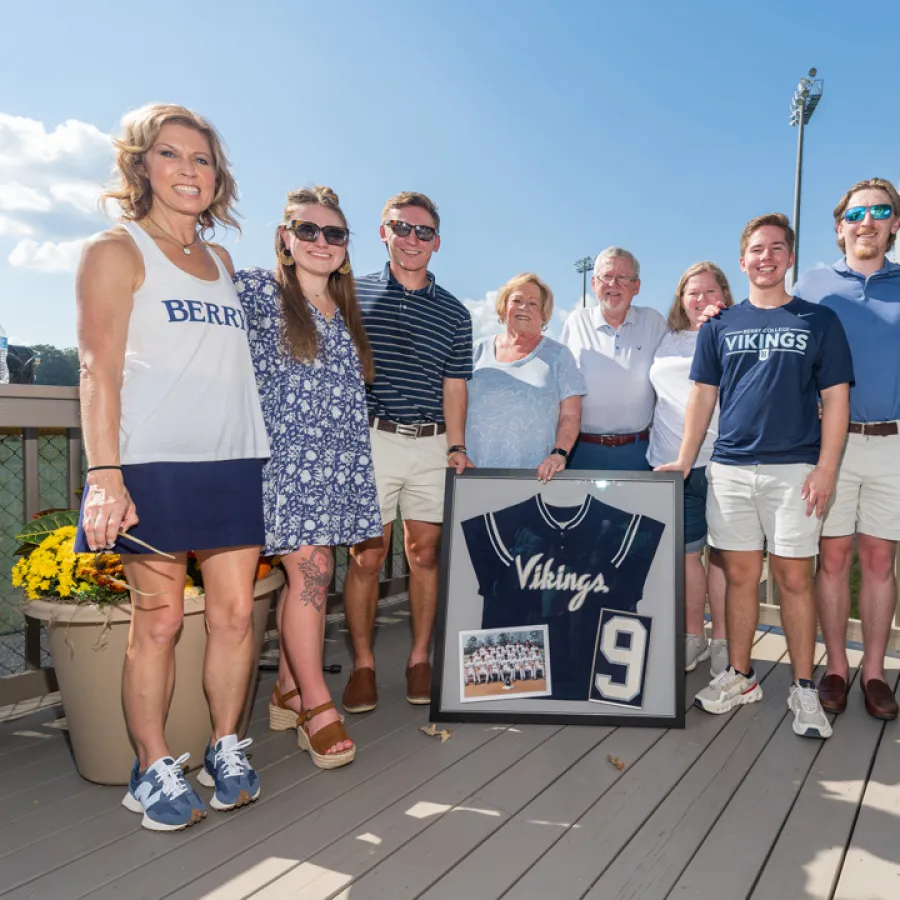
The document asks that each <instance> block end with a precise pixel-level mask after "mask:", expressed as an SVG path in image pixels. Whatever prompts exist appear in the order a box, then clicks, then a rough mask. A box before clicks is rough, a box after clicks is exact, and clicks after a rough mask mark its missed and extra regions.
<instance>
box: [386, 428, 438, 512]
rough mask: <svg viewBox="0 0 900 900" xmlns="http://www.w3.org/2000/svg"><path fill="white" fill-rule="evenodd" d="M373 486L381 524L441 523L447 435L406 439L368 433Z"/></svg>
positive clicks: (388, 434) (400, 435) (400, 436)
mask: <svg viewBox="0 0 900 900" xmlns="http://www.w3.org/2000/svg"><path fill="white" fill-rule="evenodd" d="M369 434H370V436H371V438H372V460H373V462H374V464H375V486H376V487H377V488H378V502H379V503H380V504H381V522H382V524H383V525H387V524H388V523H390V522H393V521H394V519H396V517H397V506H398V504H399V506H400V514H401V515H402V516H403V518H404V519H413V520H414V521H417V522H434V523H438V524H439V523H441V522H442V521H443V520H444V480H445V479H446V477H447V435H445V434H435V435H432V436H431V437H420V438H415V437H407V436H405V435H402V434H391V433H390V432H387V431H378V430H376V429H375V428H370V429H369Z"/></svg>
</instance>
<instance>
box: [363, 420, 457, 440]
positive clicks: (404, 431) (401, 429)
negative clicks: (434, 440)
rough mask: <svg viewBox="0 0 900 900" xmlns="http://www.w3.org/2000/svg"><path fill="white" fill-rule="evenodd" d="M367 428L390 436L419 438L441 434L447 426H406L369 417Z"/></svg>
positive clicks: (424, 424)
mask: <svg viewBox="0 0 900 900" xmlns="http://www.w3.org/2000/svg"><path fill="white" fill-rule="evenodd" d="M369 427H370V428H374V429H376V431H387V432H389V433H390V434H401V435H403V436H404V437H411V438H420V437H434V435H436V434H443V433H444V432H445V431H446V430H447V426H446V425H444V424H443V423H438V422H419V423H417V424H409V425H407V424H406V423H404V422H390V421H388V420H387V419H379V418H378V417H377V416H369Z"/></svg>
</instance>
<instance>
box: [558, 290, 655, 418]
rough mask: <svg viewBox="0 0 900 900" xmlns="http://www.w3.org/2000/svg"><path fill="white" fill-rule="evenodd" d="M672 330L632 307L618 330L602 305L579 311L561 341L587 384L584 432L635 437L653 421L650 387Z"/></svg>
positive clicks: (583, 405) (652, 313)
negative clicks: (652, 372) (656, 356)
mask: <svg viewBox="0 0 900 900" xmlns="http://www.w3.org/2000/svg"><path fill="white" fill-rule="evenodd" d="M667 331H668V327H667V326H666V322H665V319H663V317H662V316H661V315H660V314H659V313H658V312H656V310H654V309H649V308H648V307H646V306H632V307H630V308H629V310H628V313H627V314H626V316H625V321H624V322H623V323H622V325H621V326H620V327H619V328H613V327H612V326H611V325H609V324H608V323H607V321H606V319H605V318H604V316H603V312H602V310H601V309H600V307H599V306H592V307H590V308H589V309H576V310H575V312H573V313H572V315H571V316H569V318H568V319H567V320H566V324H565V325H564V326H563V331H562V337H561V338H560V340H561V341H562V343H563V344H565V345H566V346H567V347H568V348H569V349H570V350H571V351H572V353H573V354H574V355H575V361H576V362H577V363H578V368H579V369H580V370H581V374H582V375H583V376H584V380H585V384H586V385H587V395H586V396H584V397H582V401H581V430H582V431H584V432H587V433H588V434H632V433H636V432H639V431H643V430H644V429H645V428H647V427H648V426H649V425H650V420H651V419H652V418H653V407H654V404H655V399H656V398H655V394H654V392H653V386H652V385H651V384H650V366H651V364H652V363H653V354H654V353H655V352H656V348H657V346H658V345H659V342H660V341H661V340H662V337H663V335H664V334H665V333H666V332H667Z"/></svg>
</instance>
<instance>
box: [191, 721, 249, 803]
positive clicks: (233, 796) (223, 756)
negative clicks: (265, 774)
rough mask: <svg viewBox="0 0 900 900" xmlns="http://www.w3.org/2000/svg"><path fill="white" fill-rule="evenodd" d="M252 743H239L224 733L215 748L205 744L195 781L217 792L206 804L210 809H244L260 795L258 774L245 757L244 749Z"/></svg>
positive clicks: (245, 740) (246, 740)
mask: <svg viewBox="0 0 900 900" xmlns="http://www.w3.org/2000/svg"><path fill="white" fill-rule="evenodd" d="M252 743H253V738H244V740H242V741H239V740H238V739H237V735H236V734H226V735H225V737H223V738H220V739H219V740H218V741H216V745H215V746H214V747H213V746H211V745H210V744H207V746H206V754H205V756H204V757H203V768H202V769H201V770H200V774H199V775H198V776H197V781H199V782H200V784H202V785H203V786H204V787H214V788H215V789H216V791H215V793H214V794H213V797H212V800H210V801H209V805H210V806H211V807H212V808H213V809H220V810H227V809H235V808H236V807H238V806H246V805H247V804H248V803H252V802H253V801H254V800H255V799H256V798H257V797H258V796H259V775H257V774H256V772H254V771H253V767H252V766H251V765H250V763H249V762H248V761H247V757H246V756H245V755H244V749H245V748H246V747H249V746H250V745H251V744H252Z"/></svg>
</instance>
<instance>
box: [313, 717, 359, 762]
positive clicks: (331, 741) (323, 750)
mask: <svg viewBox="0 0 900 900" xmlns="http://www.w3.org/2000/svg"><path fill="white" fill-rule="evenodd" d="M304 730H306V729H305V726H304ZM306 736H307V737H308V738H309V743H310V744H311V745H312V748H313V750H315V751H316V753H318V754H319V755H320V756H328V755H331V756H334V754H329V753H328V750H329V749H330V748H331V747H333V746H334V745H335V744H340V743H343V742H344V741H349V740H351V738H350V735H349V734H347V729H346V728H344V723H343V722H341V720H340V719H338V721H337V722H329V723H328V724H327V725H326V726H325V727H324V728H322V729H320V730H319V731H317V732H316V733H315V734H310V733H309V731H306ZM339 752H344V751H339Z"/></svg>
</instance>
